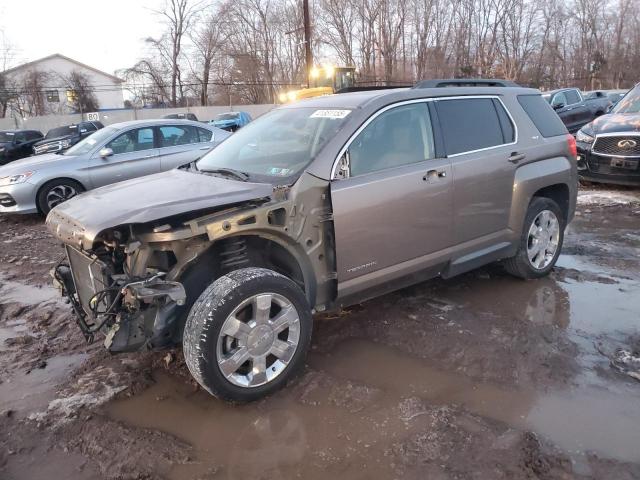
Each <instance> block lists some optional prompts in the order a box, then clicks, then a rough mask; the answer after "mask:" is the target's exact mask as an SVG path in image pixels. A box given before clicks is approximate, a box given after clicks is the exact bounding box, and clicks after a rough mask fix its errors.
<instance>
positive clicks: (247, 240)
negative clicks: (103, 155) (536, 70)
mask: <svg viewBox="0 0 640 480" xmlns="http://www.w3.org/2000/svg"><path fill="white" fill-rule="evenodd" d="M575 155H576V151H575V140H574V138H573V136H571V135H569V134H568V133H567V130H566V128H565V126H564V125H563V124H562V122H561V121H560V119H559V118H558V117H557V115H555V113H554V112H553V110H552V109H551V107H550V106H549V105H548V104H547V103H546V102H545V101H544V100H543V99H542V97H541V95H540V92H539V91H537V90H532V89H526V88H517V87H448V88H447V87H445V88H413V89H396V90H376V91H365V92H354V93H347V94H338V95H329V96H324V97H317V98H313V99H309V100H306V101H302V102H299V103H293V104H289V105H286V106H282V107H280V108H278V109H276V110H273V111H271V112H270V113H268V114H265V115H263V116H261V117H260V118H259V119H257V120H256V121H254V122H251V123H250V124H248V125H247V126H246V127H243V128H242V129H240V130H238V132H236V133H235V134H234V135H232V136H230V137H229V138H228V139H227V140H226V141H225V142H223V143H222V144H221V145H220V146H219V147H217V148H216V149H214V150H212V151H211V152H209V153H207V154H206V155H204V156H203V157H202V158H201V159H200V160H199V161H197V162H194V163H192V164H191V165H189V166H186V167H184V168H182V169H178V170H173V171H171V172H167V173H161V174H157V175H152V176H148V177H144V179H142V180H141V179H136V180H131V181H126V182H121V183H118V184H115V185H112V186H109V187H106V188H100V189H97V190H94V191H92V192H87V193H86V194H83V195H82V196H80V197H78V198H73V199H71V200H69V201H68V202H65V203H63V204H61V205H59V206H57V207H55V208H54V209H53V210H52V211H51V212H50V213H49V216H48V217H47V224H48V227H49V229H50V231H51V232H52V233H53V234H54V235H55V236H56V237H57V238H58V239H59V240H61V241H62V242H63V243H64V244H65V248H66V253H67V258H68V260H67V261H65V263H63V264H61V265H60V266H58V267H57V268H56V269H55V277H56V279H57V282H58V284H59V285H60V286H62V288H63V292H64V294H65V295H66V296H67V297H68V299H69V300H70V302H71V305H72V306H73V308H74V311H75V313H76V316H77V319H78V323H79V325H80V327H81V329H82V330H83V332H84V333H85V335H86V336H87V338H89V339H91V338H93V335H95V334H97V333H102V334H104V335H105V346H106V347H107V348H108V349H109V350H110V351H112V352H121V351H131V350H137V349H142V348H161V347H163V346H167V345H173V344H175V343H176V342H180V341H182V344H183V346H184V355H185V359H186V362H187V365H188V367H189V370H190V371H191V373H192V374H193V376H194V378H195V379H196V380H197V381H198V382H199V383H200V384H201V385H202V386H203V387H204V388H205V389H206V390H208V391H209V392H210V393H212V394H214V395H217V396H220V397H222V398H225V399H230V400H235V401H249V400H254V399H257V398H260V397H262V396H264V395H266V394H268V393H270V392H273V391H274V390H275V389H277V388H279V387H281V386H282V385H284V384H285V383H286V381H287V380H288V379H289V378H291V377H292V375H294V374H295V373H296V372H298V371H300V369H301V368H302V367H303V366H304V358H305V355H306V351H307V349H308V347H309V343H310V340H311V331H312V324H313V322H312V315H313V313H315V312H326V311H328V310H335V309H339V308H341V307H343V306H346V305H350V304H353V303H355V302H361V301H363V300H365V299H368V298H372V297H374V296H377V295H381V294H382V293H385V292H388V291H391V290H395V289H398V288H402V287H404V286H406V285H410V284H412V283H415V282H418V281H421V280H424V279H428V278H431V277H436V276H442V277H445V278H448V277H452V276H455V275H458V274H460V273H463V272H466V271H468V270H471V269H474V268H477V267H479V266H481V265H484V264H486V263H489V262H494V261H498V260H500V261H502V263H503V264H504V267H505V268H506V269H507V271H508V272H510V273H512V274H513V275H515V276H517V277H520V278H537V277H542V276H544V275H547V274H548V273H549V272H550V270H551V269H552V268H553V266H554V264H555V262H556V260H557V258H558V255H559V254H560V250H561V247H562V241H563V235H564V229H565V227H566V225H567V223H568V222H570V221H571V219H572V218H573V215H574V209H575V204H576V188H577V174H576V158H575ZM487 328H489V326H488V327H487Z"/></svg>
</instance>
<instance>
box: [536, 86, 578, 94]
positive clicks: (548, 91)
mask: <svg viewBox="0 0 640 480" xmlns="http://www.w3.org/2000/svg"><path fill="white" fill-rule="evenodd" d="M565 90H579V88H578V87H565V88H556V89H555V90H547V91H546V92H542V94H543V95H553V94H554V93H558V92H564V91H565ZM583 93H584V92H583Z"/></svg>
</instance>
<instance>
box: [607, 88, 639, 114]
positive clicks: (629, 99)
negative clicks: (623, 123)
mask: <svg viewBox="0 0 640 480" xmlns="http://www.w3.org/2000/svg"><path fill="white" fill-rule="evenodd" d="M612 112H613V113H640V84H638V85H636V86H635V88H634V89H633V90H631V91H630V92H629V93H627V94H626V95H625V96H624V98H623V99H622V100H620V101H619V102H618V103H617V104H616V106H615V107H613V110H612Z"/></svg>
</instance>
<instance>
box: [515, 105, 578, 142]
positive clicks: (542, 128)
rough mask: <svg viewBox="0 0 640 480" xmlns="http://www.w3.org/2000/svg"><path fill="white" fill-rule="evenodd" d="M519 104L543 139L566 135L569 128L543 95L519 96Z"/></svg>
mask: <svg viewBox="0 0 640 480" xmlns="http://www.w3.org/2000/svg"><path fill="white" fill-rule="evenodd" d="M518 103H520V106H521V107H522V109H523V110H524V111H525V112H526V114H527V115H528V116H529V118H530V119H531V121H532V122H533V124H534V125H535V126H536V128H537V129H538V131H539V132H540V135H542V136H543V137H545V138H547V137H555V136H557V135H566V134H567V133H568V132H567V127H565V126H564V123H562V120H560V117H558V115H557V114H556V112H554V111H553V109H552V108H551V107H550V106H549V104H548V103H547V102H545V101H544V99H543V98H542V95H518Z"/></svg>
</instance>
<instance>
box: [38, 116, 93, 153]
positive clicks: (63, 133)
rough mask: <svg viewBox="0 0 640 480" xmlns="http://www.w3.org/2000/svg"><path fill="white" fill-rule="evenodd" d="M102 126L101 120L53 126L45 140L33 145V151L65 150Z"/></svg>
mask: <svg viewBox="0 0 640 480" xmlns="http://www.w3.org/2000/svg"><path fill="white" fill-rule="evenodd" d="M101 128H104V125H103V124H102V123H100V122H80V123H78V124H72V125H67V126H64V127H57V128H52V129H51V130H49V131H48V132H47V135H46V136H45V137H44V139H43V140H41V141H39V142H37V143H35V144H34V145H33V153H34V154H35V155H41V154H43V153H54V152H63V151H65V150H67V149H68V148H71V147H73V146H74V145H75V144H76V143H78V142H79V141H80V140H82V139H84V138H86V137H88V136H89V135H91V134H92V133H93V132H95V131H96V130H100V129H101Z"/></svg>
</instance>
